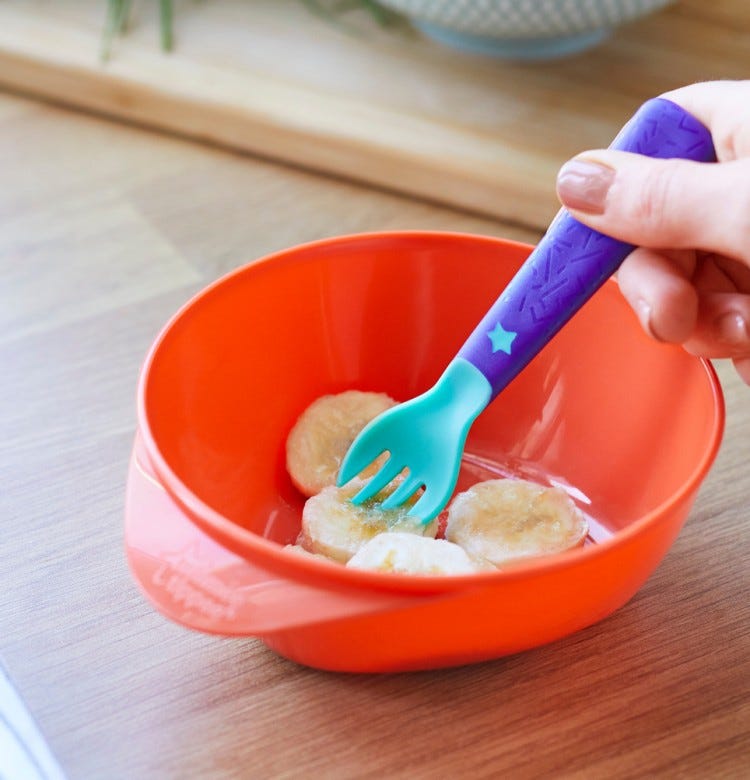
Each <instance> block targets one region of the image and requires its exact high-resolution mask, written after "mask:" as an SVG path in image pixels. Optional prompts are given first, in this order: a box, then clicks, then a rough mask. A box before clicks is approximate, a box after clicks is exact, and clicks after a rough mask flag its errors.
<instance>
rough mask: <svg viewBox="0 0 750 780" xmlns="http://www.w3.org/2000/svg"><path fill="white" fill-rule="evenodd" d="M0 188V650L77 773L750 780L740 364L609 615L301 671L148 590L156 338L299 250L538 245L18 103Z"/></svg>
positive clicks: (749, 623)
mask: <svg viewBox="0 0 750 780" xmlns="http://www.w3.org/2000/svg"><path fill="white" fill-rule="evenodd" d="M0 171H2V186H1V187H0V225H1V226H2V227H1V229H0V273H1V276H0V279H1V280H2V281H1V282H0V326H1V327H0V366H1V367H2V368H1V369H0V433H1V435H0V518H1V519H2V534H0V655H1V656H2V660H3V662H4V664H5V666H6V667H7V670H8V673H9V676H10V678H11V679H12V681H13V683H14V684H15V686H16V688H17V690H18V691H19V692H20V694H21V696H22V697H23V698H24V699H25V701H26V704H27V706H28V708H29V710H30V711H31V713H32V714H33V716H34V717H35V719H36V721H37V723H38V725H39V727H40V729H41V731H42V733H43V734H44V736H45V737H46V739H47V741H48V743H49V745H50V747H51V749H52V751H53V753H54V754H55V756H56V757H57V759H58V761H59V763H60V764H61V766H62V767H63V770H64V771H65V772H66V774H67V775H68V777H70V778H164V777H166V778H196V777H197V778H204V777H209V778H214V777H216V778H230V777H248V778H296V777H305V778H307V777H315V778H317V777H324V778H350V777H357V778H359V777H372V778H386V777H387V778H391V777H396V778H401V777H403V778H407V777H408V778H433V777H434V778H443V777H444V778H457V777H461V778H463V777H467V778H468V777H471V778H474V777H487V778H494V777H509V778H519V777H520V778H524V777H555V778H557V777H580V778H645V777H665V778H672V777H681V778H693V777H695V778H706V777H710V778H713V777H721V778H724V777H727V778H735V777H736V778H740V777H746V776H747V773H748V772H749V771H750V682H749V678H750V606H749V605H748V599H747V592H748V566H747V561H748V559H750V527H749V526H748V521H747V510H746V507H747V494H748V487H749V486H750V482H749V480H748V462H749V461H750V458H748V455H749V454H750V445H749V444H748V443H749V442H750V390H749V389H748V388H746V387H744V386H742V385H741V384H740V382H739V381H738V380H737V379H736V378H735V376H734V375H733V372H732V371H731V367H730V366H727V365H724V364H719V365H718V370H719V372H720V375H721V379H722V382H723V386H724V390H725V393H726V401H727V421H728V422H727V431H726V436H725V440H724V442H723V446H722V449H721V452H720V454H719V457H718V460H717V462H716V464H715V467H714V469H713V470H712V472H711V473H710V475H709V477H708V479H707V481H706V482H705V485H704V487H703V489H702V490H701V493H700V495H699V498H698V500H697V503H696V505H695V507H694V510H693V512H692V515H691V517H690V519H689V521H688V523H687V525H686V526H685V528H684V530H683V532H682V533H681V535H680V537H679V538H678V540H677V542H676V543H675V545H674V546H673V548H672V550H671V551H670V553H669V554H668V556H667V557H666V559H665V560H664V562H663V563H662V565H661V566H660V567H659V568H658V570H657V571H656V573H655V574H654V575H653V576H652V577H651V579H650V580H649V581H648V583H647V584H646V585H645V586H644V587H643V589H642V590H641V591H640V592H639V594H638V595H637V596H636V597H635V598H634V599H633V600H632V601H631V602H630V603H629V604H628V605H626V606H625V607H624V608H622V609H621V610H620V611H618V612H617V613H616V614H615V615H614V616H612V617H610V618H609V619H607V620H605V621H603V622H602V623H600V624H598V625H596V626H594V627H592V628H590V629H587V630H585V631H582V632H580V633H578V634H576V635H574V636H572V637H570V638H568V639H565V640H563V641H559V642H556V643H554V644H551V645H549V646H546V647H542V648H539V649H537V650H534V651H531V652H526V653H523V654H520V655H517V656H513V657H509V658H504V659H499V660H497V661H494V662H489V663H484V664H480V665H476V666H471V667H465V668H458V669H451V670H443V671H436V672H423V673H414V674H404V675H389V676H352V675H338V674H330V673H322V672H318V671H314V670H310V669H306V668H301V667H298V666H296V665H294V664H292V663H290V662H287V661H285V660H283V659H281V658H279V657H277V656H276V655H274V654H273V653H272V652H270V651H269V650H268V649H266V648H265V646H264V645H263V644H262V643H260V642H259V641H256V640H253V639H247V640H225V639H221V638H216V637H210V636H203V635H199V634H196V633H191V632H188V631H187V630H184V629H181V628H179V627H177V626H176V625H173V624H171V623H169V622H167V621H166V620H165V619H163V618H162V617H160V616H159V615H158V614H156V613H155V612H154V611H153V610H152V609H151V608H150V607H149V606H148V605H147V604H146V602H145V601H144V600H143V598H142V597H141V595H140V593H139V592H138V591H137V589H136V586H135V585H134V583H133V582H132V580H131V578H130V575H129V573H128V570H127V567H126V563H125V559H124V555H123V544H122V541H123V540H122V534H123V498H124V488H125V475H126V465H127V460H128V456H129V451H130V447H131V443H132V439H133V433H134V425H135V409H134V392H135V384H136V379H137V373H138V369H139V365H140V363H141V360H142V358H143V356H144V353H145V351H146V349H147V347H148V345H149V343H150V342H151V340H152V338H153V337H154V335H155V333H156V332H157V330H158V329H159V328H160V326H161V325H162V324H163V322H164V321H165V320H166V319H167V318H168V317H169V316H170V315H171V314H172V313H173V312H174V310H175V309H176V308H177V307H178V306H179V305H180V304H181V303H182V302H183V301H184V300H185V299H186V298H187V297H188V296H189V295H190V294H191V293H193V292H195V291H196V290H198V289H199V288H200V287H202V286H203V285H204V284H206V283H207V282H209V281H210V280H212V279H214V278H216V277H217V276H218V275H219V274H222V273H224V272H226V271H228V270H230V269H232V268H234V267H236V266H237V265H239V264H242V263H244V262H246V261H248V260H251V259H253V258H255V257H258V256H260V255H263V254H265V253H267V252H269V251H271V250H275V249H279V248H281V247H285V246H288V245H290V244H294V243H298V242H302V241H307V240H311V239H316V238H320V237H323V236H329V235H334V234H339V233H348V232H357V231H367V230H383V229H393V228H424V229H432V228H435V229H448V230H461V231H472V232H478V233H485V234H492V235H500V236H507V237H511V238H516V239H521V240H528V241H534V240H536V239H537V238H538V235H537V234H535V233H532V232H528V231H525V230H522V229H519V228H513V227H511V226H509V225H506V224H502V223H501V222H499V221H490V220H487V219H483V218H478V217H473V216H471V215H468V214H465V213H459V212H457V211H451V210H449V209H445V208H440V207H437V206H434V205H428V204H425V203H421V202H418V201H416V200H410V199H407V198H402V197H399V196H396V195H393V194H386V193H383V192H378V191H376V190H370V189H367V188H365V187H359V186H357V185H353V184H349V183H345V182H341V181H336V180H333V179H326V178H323V177H320V176H317V175H313V174H309V173H305V172H301V171H298V170H294V169H291V168H286V167H282V166H280V165H277V164H272V163H268V162H264V161H262V160H259V159H253V158H249V157H241V156H238V155H234V154H232V153H229V152H225V151H221V150H217V149H211V148H207V147H202V146H200V145H197V144H193V143H191V142H188V141H183V140H175V139H173V138H169V137H166V136H162V135H158V134H154V133H150V132H148V131H145V130H140V129H136V128H133V127H128V126H124V125H117V124H113V123H108V122H107V121H106V120H102V119H96V118H92V117H88V116H85V115H83V114H77V113H74V112H72V111H68V110H65V109H61V108H56V107H53V106H50V105H45V104H42V103H36V102H33V101H30V100H27V99H24V98H22V97H19V96H14V95H9V94H5V95H0ZM0 774H1V772H0Z"/></svg>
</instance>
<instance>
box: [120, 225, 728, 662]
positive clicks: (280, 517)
mask: <svg viewBox="0 0 750 780" xmlns="http://www.w3.org/2000/svg"><path fill="white" fill-rule="evenodd" d="M530 249H531V247H529V246H527V245H524V244H518V243H514V242H510V241H503V240H500V239H494V238H486V237H480V236H471V235H460V234H452V233H384V234H363V235H355V236H348V237H340V238H333V239H329V240H325V241H320V242H316V243H312V244H307V245H304V246H300V247H294V248H291V249H288V250H286V251H283V252H279V253H277V254H275V255H272V256H270V257H266V258H264V259H262V260H258V261H256V262H254V263H251V264H250V265H247V266H245V267H243V268H240V269H239V270H237V271H235V272H234V273H232V274H230V275H228V276H226V277H224V278H223V279H220V280H219V281H218V282H216V283H215V284H213V285H211V286H210V287H208V288H207V289H206V290H204V291H203V292H201V293H200V294H199V295H197V296H196V297H195V298H193V299H192V300H191V301H190V302H189V303H187V305H186V306H185V307H184V308H183V309H182V310H181V311H180V312H178V313H177V315H176V316H175V317H174V318H173V319H172V320H171V321H170V322H169V323H168V324H167V325H166V327H165V328H164V330H163V331H162V332H161V334H160V335H159V337H158V338H157V339H156V342H155V344H154V345H153V347H152V348H151V351H150V353H149V355H148V357H147V359H146V361H145V365H144V367H143V371H142V375H141V380H140V384H139V390H138V433H137V436H136V441H135V446H134V450H133V458H132V461H131V469H130V473H129V479H128V492H127V506H126V546H127V553H128V559H129V562H130V565H131V568H132V571H133V574H134V576H135V579H136V580H137V582H138V583H139V584H140V585H141V587H142V589H143V590H144V592H145V594H146V595H147V596H148V598H149V599H151V601H152V602H153V603H154V605H155V606H156V607H157V608H158V609H159V610H161V611H162V612H163V613H164V614H165V615H167V616H168V617H170V618H171V619H173V620H175V621H176V622H178V623H181V624H183V625H186V626H190V627H192V628H194V629H198V630H201V631H206V632H213V633H219V634H227V635H240V636H243V635H245V636H247V635H252V636H258V637H260V638H261V639H263V640H264V641H265V642H266V644H267V645H268V646H269V647H271V648H273V649H274V650H275V651H277V652H278V653H280V654H282V655H284V656H286V657H288V658H290V659H293V660H295V661H297V662H299V663H302V664H306V665H310V666H314V667H318V668H323V669H331V670H346V671H368V672H371V671H396V670H407V669H425V668H433V667H441V666H450V665H457V664H464V663H468V662H474V661H480V660H484V659H489V658H494V657H498V656H502V655H505V654H509V653H515V652H518V651H521V650H524V649H527V648H531V647H534V646H537V645H540V644H543V643H547V642H550V641H552V640H555V639H558V638H560V637H563V636H565V635H568V634H570V633H571V632H574V631H577V630H579V629H581V628H584V627H585V626H588V625H591V624H592V623H594V622H596V621H599V620H601V619H602V618H604V617H605V616H606V615H609V614H610V613H611V612H613V611H614V610H615V609H617V608H618V607H620V606H622V605H623V604H625V602H627V601H628V599H630V598H631V597H632V596H633V594H634V593H636V591H637V590H638V588H639V587H640V586H641V585H642V584H643V582H644V581H645V580H646V578H647V577H648V576H649V575H650V574H651V572H652V571H653V570H654V569H655V567H656V566H657V565H658V563H659V561H660V560H661V559H662V557H663V556H664V555H665V553H666V552H667V550H668V548H669V546H670V545H671V543H672V542H673V540H674V539H675V537H676V536H677V534H678V532H679V530H680V528H681V527H682V525H683V523H684V521H685V519H686V517H687V515H688V512H689V510H690V507H691V505H692V503H693V500H694V498H695V495H696V492H697V490H698V488H699V486H700V484H701V481H702V480H703V478H704V477H705V475H706V473H707V472H708V470H709V468H710V466H711V464H712V462H713V460H714V458H715V456H716V453H717V450H718V447H719V443H720V439H721V434H722V430H723V420H724V409H723V400H722V395H721V390H720V386H719V383H718V381H717V379H716V376H715V374H714V372H713V370H712V368H711V367H710V365H709V364H708V363H706V362H704V361H701V360H699V359H697V358H694V357H691V356H689V355H688V354H686V353H685V352H683V351H682V350H681V349H679V348H674V347H671V346H667V345H663V344H658V343H656V342H654V341H652V340H650V339H649V338H647V337H646V336H645V335H644V334H643V333H642V331H641V329H640V327H639V325H638V323H637V321H636V318H635V316H634V315H633V314H632V312H631V311H630V309H629V308H628V307H627V305H626V304H625V303H624V302H623V300H622V298H621V296H620V294H619V291H618V290H617V287H616V285H615V284H614V283H607V284H605V286H604V287H603V288H602V289H601V290H600V291H599V292H598V293H597V294H596V295H595V296H594V298H592V299H591V300H590V301H589V302H588V303H587V304H586V305H585V306H584V308H583V309H582V310H581V311H580V312H579V313H578V314H577V315H576V316H575V317H574V318H573V319H572V320H571V321H570V323H569V324H568V325H567V326H566V327H565V328H563V330H562V331H561V332H560V333H559V334H558V335H557V337H556V338H555V339H554V340H553V341H552V342H551V343H550V344H549V345H548V346H547V347H546V348H545V350H544V351H543V352H542V353H540V354H539V355H538V356H537V357H536V358H535V359H534V360H533V361H532V362H531V363H530V364H529V366H527V368H526V369H525V370H524V371H523V372H522V373H521V374H520V375H519V376H518V377H517V378H516V379H515V380H514V381H513V382H512V383H511V385H510V386H509V387H508V388H507V389H506V390H505V391H504V392H503V393H502V394H501V395H500V396H499V397H498V398H497V399H496V400H495V401H494V402H493V403H492V404H491V405H490V407H488V409H487V410H485V412H483V414H482V415H480V417H479V419H478V420H477V421H476V423H475V424H474V426H473V428H472V430H471V432H470V435H469V439H468V442H467V447H466V460H465V470H464V471H463V472H462V477H461V480H462V482H461V487H464V486H465V485H466V484H468V483H470V482H471V481H476V480H477V479H480V478H486V477H488V476H493V475H497V474H501V473H511V474H516V475H521V476H529V475H531V476H534V478H539V479H543V480H546V481H549V482H551V483H555V484H558V485H561V486H564V487H566V489H568V490H569V492H570V493H571V495H572V496H573V497H574V499H575V500H576V501H578V503H579V505H580V506H581V508H582V509H583V510H584V511H586V512H587V513H588V514H589V516H590V517H591V518H592V525H591V527H592V531H591V538H590V539H589V540H588V542H587V544H586V545H585V546H584V547H582V548H580V549H577V550H573V551H569V552H566V553H564V554H561V555H557V556H550V557H546V558H538V559H534V560H531V559H529V560H527V561H525V562H521V563H518V564H516V565H514V566H512V567H509V568H508V569H506V570H503V571H493V572H487V573H482V574H476V575H467V576H461V577H421V576H406V575H395V574H384V573H377V572H365V571H354V570H350V569H347V568H345V567H343V566H341V565H339V564H335V563H329V562H327V561H321V560H317V559H313V558H309V557H305V556H301V555H299V554H295V553H294V552H291V551H289V550H285V549H283V545H284V544H286V543H289V542H293V541H294V540H295V538H296V535H297V533H298V531H299V527H300V516H301V510H302V506H303V498H302V496H300V495H299V494H298V493H297V492H296V490H295V489H294V487H293V486H292V484H291V482H290V480H289V478H288V476H287V473H286V470H285V463H284V447H285V440H286V437H287V434H288V432H289V430H290V428H291V426H292V425H293V423H294V421H295V420H296V418H297V416H298V415H299V414H300V413H301V412H302V410H303V409H304V408H305V407H306V406H307V405H308V404H309V403H310V402H312V401H313V400H314V399H315V398H317V397H318V396H320V395H323V394H325V393H331V392H339V391H342V390H344V389H346V388H358V389H361V390H377V391H384V392H387V393H390V394H391V395H392V396H393V397H395V398H397V399H401V400H405V399H407V398H410V397H412V396H414V395H416V394H417V393H419V392H421V391H422V390H424V389H426V388H427V387H429V386H430V385H431V384H432V383H433V382H434V381H435V380H436V379H437V377H438V376H439V374H440V373H441V372H442V370H443V368H444V366H445V365H446V363H447V362H448V361H449V359H450V358H451V357H452V356H453V354H454V353H455V352H456V350H457V349H458V347H459V346H460V345H461V344H462V342H463V340H464V339H465V338H466V336H467V335H468V334H469V333H470V332H471V330H472V329H473V326H474V325H475V324H476V322H477V321H478V320H479V318H480V316H481V315H482V314H483V313H484V312H485V311H486V309H487V308H488V307H489V305H490V304H491V303H492V301H493V300H494V299H495V298H496V297H497V295H498V294H499V293H500V291H501V290H502V289H503V287H504V286H505V284H506V283H507V282H508V280H509V279H510V278H511V276H512V275H513V273H514V272H515V271H516V269H517V268H518V266H519V265H520V263H521V262H522V261H523V260H524V259H525V257H526V256H527V254H528V253H529V251H530Z"/></svg>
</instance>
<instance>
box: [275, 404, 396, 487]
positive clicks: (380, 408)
mask: <svg viewBox="0 0 750 780" xmlns="http://www.w3.org/2000/svg"><path fill="white" fill-rule="evenodd" d="M395 404H396V402H395V401H394V400H393V399H392V398H391V397H390V396H388V395H386V394H385V393H366V392H362V391H359V390H347V391H346V392H343V393H339V394H338V395H324V396H321V397H320V398H318V399H317V400H315V401H313V403H312V404H310V406H308V407H307V409H305V411H304V412H303V413H302V414H301V415H300V417H299V419H298V420H297V422H296V423H295V425H294V427H293V428H292V430H291V432H290V433H289V436H288V438H287V441H286V467H287V471H288V472H289V476H290V477H291V478H292V482H293V483H294V485H295V486H296V487H297V488H298V489H299V490H300V491H301V492H302V493H304V494H305V495H306V496H314V495H315V494H316V493H319V492H320V491H321V490H323V488H325V487H328V486H329V485H335V484H336V477H337V475H338V472H339V468H340V467H341V461H342V460H343V459H344V455H346V452H347V450H348V449H349V447H350V446H351V443H352V442H353V441H354V439H355V438H356V436H357V434H358V433H359V432H360V431H361V430H362V428H364V427H365V425H366V424H367V423H368V422H370V420H372V419H373V418H375V417H377V416H378V415H379V414H381V413H382V412H384V411H385V410H386V409H390V407H391V406H395ZM380 463H382V459H381V460H380ZM380 463H379V462H378V461H376V462H375V464H373V466H371V467H370V468H369V469H368V470H367V471H365V472H363V474H364V475H365V476H369V475H371V474H374V473H375V471H376V470H377V469H378V468H379V466H380Z"/></svg>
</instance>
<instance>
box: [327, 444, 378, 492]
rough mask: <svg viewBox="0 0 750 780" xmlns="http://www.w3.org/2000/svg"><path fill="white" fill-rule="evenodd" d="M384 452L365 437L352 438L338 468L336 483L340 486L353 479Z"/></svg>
mask: <svg viewBox="0 0 750 780" xmlns="http://www.w3.org/2000/svg"><path fill="white" fill-rule="evenodd" d="M384 452H385V450H384V449H382V448H377V447H373V446H371V444H370V442H369V441H367V440H366V439H363V438H361V435H360V438H359V439H355V440H354V444H352V446H351V447H349V451H348V452H347V453H346V455H345V456H344V460H343V462H342V463H341V468H340V469H339V475H338V478H337V479H336V484H337V485H338V486H339V487H341V486H342V485H345V484H346V483H347V482H349V481H350V480H352V479H354V477H356V476H357V474H359V473H360V472H361V471H364V470H365V469H366V468H367V467H368V466H369V465H370V464H371V463H372V462H373V461H375V460H377V459H378V458H379V457H380V456H381V455H382V454H383V453H384Z"/></svg>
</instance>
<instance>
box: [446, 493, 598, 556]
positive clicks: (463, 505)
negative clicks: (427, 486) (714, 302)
mask: <svg viewBox="0 0 750 780" xmlns="http://www.w3.org/2000/svg"><path fill="white" fill-rule="evenodd" d="M587 533H588V523H587V522H586V519H585V518H584V516H583V515H582V514H581V512H580V511H579V510H578V508H577V507H576V505H575V504H574V503H573V501H572V500H571V499H570V497H569V496H568V495H567V493H565V492H564V491H562V490H560V489H559V488H552V487H544V486H543V485H538V484H536V483H534V482H528V481H526V480H521V479H491V480H487V481H486V482H478V483H477V484H476V485H474V486H473V487H471V488H469V489H468V490H467V491H465V492H464V493H459V495H457V496H456V497H455V498H454V499H453V501H452V503H451V505H450V507H449V509H448V521H447V524H446V529H445V538H446V539H449V540H450V541H452V542H455V543H456V544H459V545H460V546H461V547H463V548H464V550H466V552H467V553H469V555H471V556H473V557H478V558H484V559H486V560H488V561H490V562H491V563H493V564H494V565H495V566H500V565H502V564H503V563H505V562H507V561H510V560H513V559H517V558H526V557H530V556H535V555H549V554H552V553H558V552H562V551H563V550H567V549H569V548H571V547H577V546H579V545H581V544H583V542H584V540H585V538H586V534H587Z"/></svg>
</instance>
